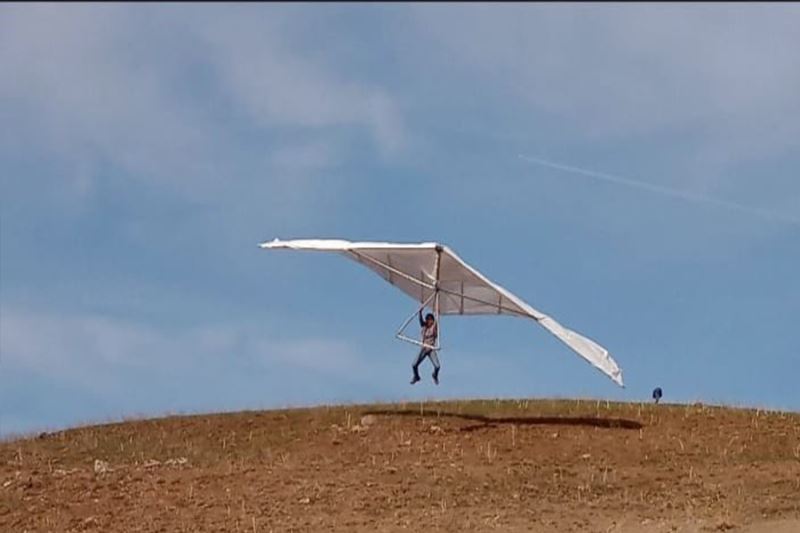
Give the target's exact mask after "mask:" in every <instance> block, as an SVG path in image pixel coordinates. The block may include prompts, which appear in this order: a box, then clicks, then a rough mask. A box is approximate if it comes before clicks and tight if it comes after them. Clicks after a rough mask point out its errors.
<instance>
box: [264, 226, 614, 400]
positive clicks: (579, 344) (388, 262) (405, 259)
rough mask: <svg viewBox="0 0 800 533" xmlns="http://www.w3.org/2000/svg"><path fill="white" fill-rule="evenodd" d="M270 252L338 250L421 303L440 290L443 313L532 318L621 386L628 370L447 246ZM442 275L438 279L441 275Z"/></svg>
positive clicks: (312, 243)
mask: <svg viewBox="0 0 800 533" xmlns="http://www.w3.org/2000/svg"><path fill="white" fill-rule="evenodd" d="M260 246H261V248H264V249H290V250H311V251H320V252H337V253H340V254H342V255H345V256H347V257H349V258H350V259H352V260H354V261H357V262H359V263H361V264H362V265H364V266H366V267H367V268H369V269H370V270H372V271H373V272H375V273H376V274H378V275H380V276H381V277H382V278H383V279H385V280H386V281H388V282H389V283H391V284H392V285H394V286H396V287H397V288H398V289H400V290H401V291H403V292H404V293H406V294H407V295H408V296H410V297H411V298H413V299H414V300H416V301H418V302H425V301H426V300H427V299H428V298H429V297H430V296H431V295H432V294H433V293H434V292H436V291H437V290H438V291H439V312H440V314H443V315H489V314H494V315H512V316H518V317H525V318H532V319H533V320H535V321H536V322H538V323H539V325H541V326H542V327H543V328H545V329H546V330H547V331H549V332H550V333H552V334H553V335H555V336H556V337H557V338H558V339H559V340H561V342H563V343H564V344H566V345H567V346H569V347H570V348H571V349H572V350H573V351H574V352H576V353H577V354H578V355H580V356H581V357H583V358H584V359H586V360H587V361H588V362H589V363H591V364H592V365H593V366H595V367H596V368H598V369H599V370H600V371H601V372H603V373H604V374H606V375H607V376H608V377H610V378H611V379H612V380H613V381H614V382H615V383H617V384H618V385H619V386H623V382H622V371H621V370H620V368H619V366H618V365H617V363H616V361H614V359H613V358H612V357H611V356H610V355H609V353H608V350H606V349H605V348H603V347H602V346H600V345H599V344H597V343H596V342H594V341H593V340H591V339H589V338H587V337H584V336H583V335H581V334H579V333H577V332H575V331H572V330H570V329H567V328H565V327H564V326H562V325H561V324H559V323H558V322H556V321H555V320H554V319H553V318H552V317H550V316H548V315H546V314H544V313H542V312H541V311H538V310H536V309H534V308H533V307H531V306H530V305H528V304H527V303H526V302H524V301H523V300H522V299H520V298H519V297H518V296H516V295H514V294H512V293H511V292H509V291H508V290H506V289H505V288H503V287H501V286H500V285H498V284H496V283H494V282H492V281H490V280H489V279H488V278H487V277H486V276H484V275H483V274H481V273H480V272H478V271H477V270H475V269H474V268H473V267H471V266H470V265H468V264H467V263H465V262H464V261H463V260H462V259H461V258H460V257H458V255H456V253H455V252H453V250H451V249H450V248H448V247H447V246H444V245H441V244H438V243H434V242H426V243H419V244H396V243H388V242H350V241H344V240H337V239H299V240H288V241H282V240H278V239H275V240H274V241H269V242H265V243H262V244H261V245H260ZM437 272H438V277H437V275H436V274H437Z"/></svg>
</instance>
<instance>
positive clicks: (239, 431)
mask: <svg viewBox="0 0 800 533" xmlns="http://www.w3.org/2000/svg"><path fill="white" fill-rule="evenodd" d="M96 461H99V463H96ZM798 495H800V415H797V414H790V413H780V412H765V411H756V410H745V409H728V408H722V407H710V406H705V405H659V406H654V405H651V404H629V403H609V402H604V401H600V402H598V401H594V400H591V401H590V400H535V401H534V400H515V401H499V400H474V401H457V402H441V403H408V404H404V405H402V404H398V405H369V406H346V407H318V408H313V409H294V410H283V411H260V412H242V413H232V414H220V415H202V416H201V415H198V416H175V417H167V418H162V419H156V420H136V421H127V422H122V423H111V424H104V425H99V426H87V427H82V428H77V429H72V430H68V431H59V432H55V433H52V434H46V435H42V436H36V437H31V438H26V439H18V440H13V441H7V442H4V443H2V444H0V531H24V530H27V531H84V530H85V531H104V532H105V531H108V532H114V531H219V530H225V531H270V530H273V531H320V530H347V531H375V530H384V531H394V530H399V529H412V530H420V529H428V530H434V531H479V530H480V531H484V530H487V529H498V530H505V531H524V530H536V531H570V530H581V531H583V530H591V531H594V530H597V531H606V528H614V527H617V526H621V525H624V524H625V523H641V522H642V521H645V520H652V521H658V522H653V523H666V524H670V523H678V521H685V520H687V519H688V520H692V521H695V522H696V523H699V524H706V525H707V526H708V527H718V526H722V527H723V529H724V527H725V525H726V524H728V525H742V524H747V523H751V522H756V521H760V520H763V519H765V518H800V496H798ZM653 530H655V529H653Z"/></svg>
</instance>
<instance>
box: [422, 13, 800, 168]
mask: <svg viewBox="0 0 800 533" xmlns="http://www.w3.org/2000/svg"><path fill="white" fill-rule="evenodd" d="M416 21H417V25H418V28H420V33H421V35H423V36H425V40H424V41H422V46H424V47H426V49H428V48H429V50H430V52H429V53H430V54H431V55H432V56H436V57H438V58H439V60H440V61H446V62H448V63H456V64H458V65H461V66H462V67H463V68H465V69H467V70H468V71H469V72H471V75H476V76H479V78H477V79H479V80H480V82H479V83H481V84H484V83H485V84H488V85H489V86H495V87H502V88H503V89H504V90H507V91H508V92H510V93H512V94H515V95H517V97H518V98H519V100H520V101H522V102H527V105H529V106H531V107H532V108H533V109H537V110H540V111H544V112H546V113H550V114H553V115H555V116H558V117H561V118H562V119H563V120H564V121H565V122H569V123H570V124H571V125H572V127H573V128H574V130H575V131H576V132H577V134H578V135H585V136H588V137H589V138H590V139H591V138H595V139H598V138H602V139H604V140H608V139H609V138H611V137H613V136H616V137H632V136H637V135H641V134H645V133H652V132H654V131H663V130H668V129H673V130H674V131H677V132H680V131H682V129H684V128H685V130H686V131H687V132H688V131H693V132H694V133H699V134H700V135H702V136H705V137H706V140H707V141H708V142H709V143H710V144H712V145H714V146H712V147H710V149H712V150H715V151H716V152H717V153H715V154H714V157H722V156H723V155H724V156H727V157H737V158H738V157H743V156H748V155H749V156H756V155H760V154H774V153H781V152H784V151H786V150H789V149H796V147H797V143H798V141H797V139H798V138H800V122H798V121H797V120H795V117H796V116H797V115H798V113H800V66H798V62H797V61H796V58H795V57H794V54H793V53H792V50H796V49H797V48H798V46H800V33H799V32H797V31H796V28H797V24H798V22H800V8H798V6H793V5H784V6H776V5H772V6H763V5H759V6H755V5H751V6H747V5H738V6H725V5H719V6H716V5H714V6H708V5H706V6H699V5H654V4H650V5H616V6H610V5H597V6H586V5H542V6H525V5H513V6H509V5H504V6H495V5H492V6H486V5H471V6H459V7H453V6H419V7H418V9H417V10H416ZM472 89H473V90H474V87H473V88H472ZM722 152H724V154H723V153H722Z"/></svg>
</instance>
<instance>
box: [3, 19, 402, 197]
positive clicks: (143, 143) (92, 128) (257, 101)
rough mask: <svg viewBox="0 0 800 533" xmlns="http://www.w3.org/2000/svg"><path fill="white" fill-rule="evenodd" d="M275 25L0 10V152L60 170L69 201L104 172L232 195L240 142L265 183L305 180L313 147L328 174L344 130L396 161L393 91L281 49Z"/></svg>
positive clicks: (398, 139) (280, 30)
mask: <svg viewBox="0 0 800 533" xmlns="http://www.w3.org/2000/svg"><path fill="white" fill-rule="evenodd" d="M285 20H286V17H285V16H284V15H282V13H281V12H280V10H278V9H277V8H275V9H271V8H268V7H267V8H263V9H260V8H256V7H254V6H251V7H250V8H249V9H229V10H225V9H219V8H217V7H214V6H211V7H208V8H197V9H192V8H191V7H190V6H181V7H161V8H156V7H149V6H148V7H144V6H120V5H116V6H70V7H66V8H65V7H62V6H58V5H47V6H44V5H34V6H3V8H2V16H0V65H1V66H2V70H3V72H4V73H5V75H4V76H3V77H2V79H0V116H3V117H4V118H5V119H6V120H7V121H8V122H13V123H15V128H14V129H13V130H12V129H10V128H4V130H3V132H2V133H0V143H2V144H0V148H3V149H5V150H6V151H7V153H9V154H13V153H14V151H15V148H14V147H17V148H19V149H21V148H23V147H25V149H26V150H28V151H30V150H35V151H36V152H38V153H39V154H43V155H45V156H46V157H49V158H53V159H55V160H57V161H58V162H59V166H60V170H61V172H60V173H59V180H67V181H70V182H71V183H72V185H73V190H74V191H75V194H76V195H77V196H79V197H85V196H86V195H87V194H90V193H91V191H92V190H93V189H94V188H96V182H97V180H99V179H102V178H103V177H104V176H105V175H107V173H106V172H104V170H103V169H104V168H106V167H108V166H109V165H110V166H112V167H113V168H116V169H122V170H123V171H124V172H125V173H126V174H127V176H128V177H129V178H132V179H135V180H145V181H148V182H150V183H155V184H157V185H159V186H160V187H162V188H164V189H166V190H172V191H173V192H177V193H179V194H181V195H183V196H187V197H189V198H209V197H213V196H215V195H216V194H218V192H219V191H220V190H224V189H227V188H229V187H231V185H235V184H236V183H237V180H235V179H232V177H233V176H234V175H235V173H236V172H237V170H238V168H239V166H238V163H237V161H238V160H240V159H241V158H242V156H243V153H242V148H241V147H242V143H241V136H242V135H243V132H247V133H248V137H249V138H251V139H256V138H257V139H259V140H260V141H261V144H260V145H259V146H258V150H257V154H258V155H257V156H255V155H254V154H255V152H253V151H251V152H250V153H249V155H248V157H249V158H250V159H253V160H254V161H255V162H256V163H257V162H258V161H259V159H260V160H261V161H263V164H264V168H263V172H264V174H265V177H264V179H267V180H268V179H269V177H270V176H269V170H270V168H272V167H274V166H275V165H277V166H280V167H281V168H282V171H283V173H284V174H287V173H288V172H291V171H294V170H296V169H297V167H302V168H301V169H300V170H299V172H300V173H303V172H308V171H309V170H310V167H309V163H308V162H307V161H306V160H305V159H304V156H305V155H307V149H306V148H304V147H307V146H309V145H320V144H327V148H326V149H327V150H328V151H329V152H333V151H337V153H336V154H335V155H330V154H329V157H326V158H325V161H323V162H322V163H323V164H335V162H336V161H337V160H341V159H342V157H343V156H346V155H347V154H348V151H347V150H343V149H342V147H343V145H342V144H341V143H334V142H329V140H330V139H336V138H339V137H341V133H342V130H345V131H350V132H355V133H358V132H363V134H364V135H365V136H366V138H367V139H369V140H371V141H372V146H373V147H374V148H375V150H376V151H377V152H378V153H380V154H392V153H395V152H396V151H397V150H399V149H400V147H401V146H402V144H403V138H404V131H403V130H404V128H403V124H402V122H403V121H402V119H401V116H400V113H399V110H398V109H397V107H396V105H395V104H394V101H393V99H392V96H391V95H390V94H389V92H388V91H387V90H385V89H384V88H382V87H379V86H376V85H374V84H372V83H370V82H365V81H362V80H360V79H356V78H354V77H346V76H342V75H340V74H337V73H336V70H335V66H330V65H326V64H325V63H323V62H322V61H320V60H319V59H314V58H313V57H311V56H309V55H308V54H307V53H304V52H303V51H298V50H297V49H294V48H292V47H289V46H287V45H286V39H285V35H284V33H285V31H286V30H285V25H284V24H282V21H285ZM336 128H338V130H336ZM286 131H291V132H292V134H291V135H285V133H286ZM278 132H283V134H279V133H278ZM278 139H279V141H278ZM245 144H250V141H248V143H245ZM293 145H294V146H296V147H297V148H293ZM292 153H294V154H296V156H297V159H296V162H295V163H292V164H287V157H289V156H290V155H291V154H292ZM265 156H266V157H265ZM273 156H274V158H275V161H274V163H273V162H272V161H271V158H272V157H273ZM314 161H316V162H317V166H316V167H315V168H317V169H319V162H320V161H321V160H320V159H319V158H315V159H314ZM5 179H10V178H5Z"/></svg>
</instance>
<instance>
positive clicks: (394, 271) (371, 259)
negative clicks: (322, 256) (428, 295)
mask: <svg viewBox="0 0 800 533" xmlns="http://www.w3.org/2000/svg"><path fill="white" fill-rule="evenodd" d="M347 251H348V252H349V253H350V254H352V255H353V256H354V257H355V258H356V260H357V261H358V262H359V263H363V261H362V259H366V260H367V261H369V262H370V263H373V264H375V265H378V266H380V267H382V268H385V269H386V270H388V271H389V272H391V273H392V274H396V275H398V276H400V277H401V278H403V279H405V280H408V281H410V282H412V283H416V284H417V285H419V286H420V287H424V288H426V289H431V290H434V289H436V286H435V285H431V284H430V283H425V282H424V281H422V280H421V279H417V278H415V277H414V276H409V275H408V274H406V273H405V272H403V271H402V270H398V269H396V268H394V267H393V266H390V265H387V264H386V263H384V262H383V261H380V260H378V259H375V258H374V257H370V256H368V255H363V254H360V253H358V252H356V251H355V250H347Z"/></svg>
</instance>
